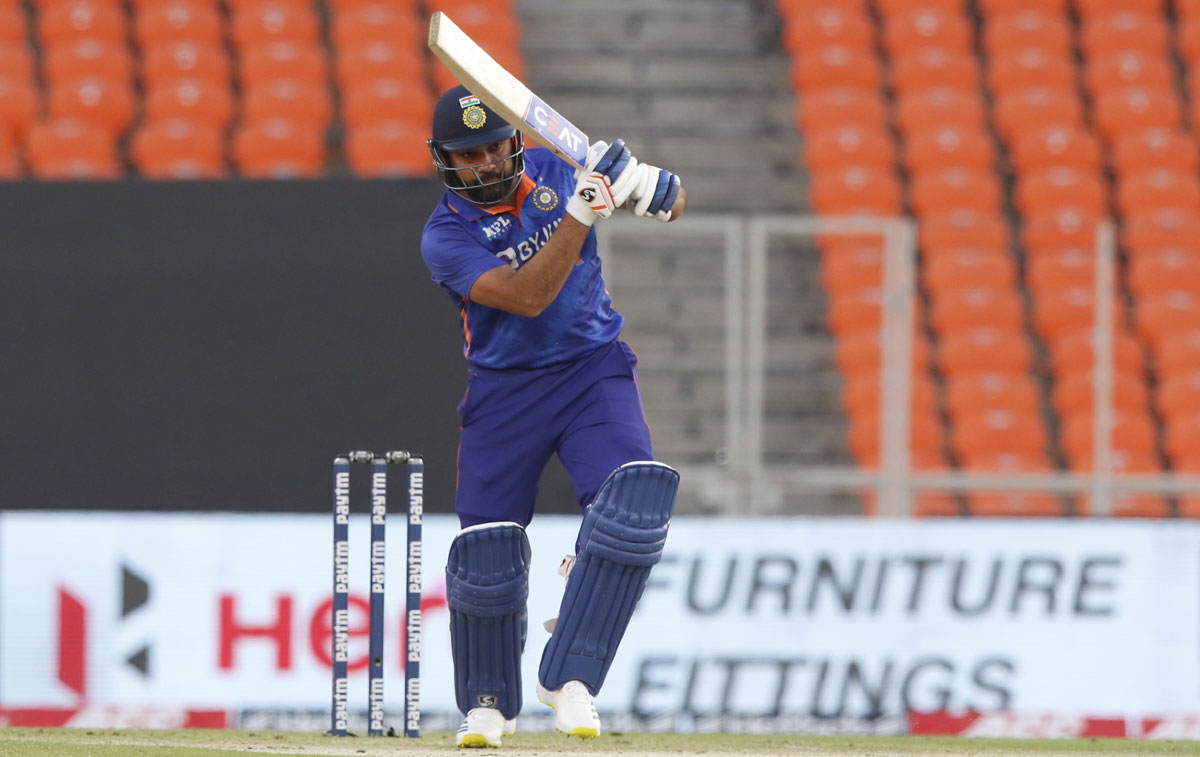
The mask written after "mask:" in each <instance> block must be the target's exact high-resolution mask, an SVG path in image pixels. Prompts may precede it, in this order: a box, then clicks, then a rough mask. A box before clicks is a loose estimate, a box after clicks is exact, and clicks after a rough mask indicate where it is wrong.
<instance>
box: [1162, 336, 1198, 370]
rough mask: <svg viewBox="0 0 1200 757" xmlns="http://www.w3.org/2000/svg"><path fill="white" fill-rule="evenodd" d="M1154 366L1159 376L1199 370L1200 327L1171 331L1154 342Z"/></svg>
mask: <svg viewBox="0 0 1200 757" xmlns="http://www.w3.org/2000/svg"><path fill="white" fill-rule="evenodd" d="M1154 368H1155V371H1156V372H1157V374H1158V375H1159V376H1174V375H1177V374H1180V373H1184V372H1186V371H1195V370H1200V328H1196V327H1195V325H1194V324H1193V325H1191V326H1190V327H1187V328H1183V329H1180V330H1179V331H1171V332H1168V333H1166V334H1164V335H1163V337H1162V338H1161V339H1159V340H1158V341H1157V342H1156V343H1155V344H1154Z"/></svg>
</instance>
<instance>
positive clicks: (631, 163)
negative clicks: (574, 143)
mask: <svg viewBox="0 0 1200 757" xmlns="http://www.w3.org/2000/svg"><path fill="white" fill-rule="evenodd" d="M575 176H576V181H575V191H574V193H573V194H572V195H571V199H570V200H568V201H567V212H568V213H570V214H571V217H572V218H574V219H575V220H577V221H579V222H580V223H582V224H583V225H584V226H591V225H592V224H594V223H595V222H596V219H597V218H608V217H609V216H610V215H612V212H613V210H614V209H616V208H618V207H620V206H621V205H622V204H623V203H624V202H625V201H626V200H628V199H629V195H630V193H631V192H632V191H633V189H634V184H635V183H636V178H637V159H636V158H634V157H633V156H632V155H630V154H629V150H628V149H627V148H626V147H625V141H624V140H621V139H618V140H616V141H615V142H613V143H612V144H611V145H609V144H608V143H606V142H603V141H601V142H597V143H595V144H593V145H592V146H591V147H590V148H588V164H587V168H586V169H580V170H578V171H576V172H575Z"/></svg>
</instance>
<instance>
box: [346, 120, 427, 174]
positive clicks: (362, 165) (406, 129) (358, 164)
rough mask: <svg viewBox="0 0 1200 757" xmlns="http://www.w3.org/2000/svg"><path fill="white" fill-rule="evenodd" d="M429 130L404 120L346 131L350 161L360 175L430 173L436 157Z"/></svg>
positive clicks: (354, 170)
mask: <svg viewBox="0 0 1200 757" xmlns="http://www.w3.org/2000/svg"><path fill="white" fill-rule="evenodd" d="M424 136H425V130H423V129H420V128H418V127H416V126H414V125H413V124H410V123H406V122H404V121H377V122H375V123H371V124H366V125H363V126H359V127H356V128H353V129H350V130H349V131H348V132H347V134H346V162H347V163H349V165H350V170H351V171H353V172H354V174H355V175H356V176H365V177H383V176H426V175H428V174H431V173H433V159H432V158H431V157H430V155H429V149H428V148H427V147H426V146H425V142H424Z"/></svg>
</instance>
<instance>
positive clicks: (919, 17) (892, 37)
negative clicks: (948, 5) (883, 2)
mask: <svg viewBox="0 0 1200 757" xmlns="http://www.w3.org/2000/svg"><path fill="white" fill-rule="evenodd" d="M971 40H972V34H971V27H970V26H969V25H968V24H967V20H966V17H965V14H964V13H962V12H958V13H953V12H946V11H942V10H938V9H936V8H921V9H918V10H914V11H910V12H908V13H899V14H896V15H894V16H892V15H889V16H887V17H885V19H884V23H883V38H882V42H883V49H884V50H885V51H886V52H887V54H888V56H889V57H891V58H892V59H893V60H894V59H895V58H896V57H897V56H899V55H900V54H901V53H903V52H905V51H908V50H918V49H920V48H923V47H940V48H943V49H946V50H955V51H958V52H962V53H969V52H970V51H971Z"/></svg>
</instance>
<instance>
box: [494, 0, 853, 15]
mask: <svg viewBox="0 0 1200 757" xmlns="http://www.w3.org/2000/svg"><path fill="white" fill-rule="evenodd" d="M509 4H510V5H511V2H510V3H509ZM775 7H776V8H778V9H779V15H781V16H794V15H797V14H803V13H815V12H817V11H819V10H821V9H822V8H829V7H833V8H837V9H842V8H845V9H847V10H853V11H857V12H858V13H861V14H866V13H867V0H776V2H775Z"/></svg>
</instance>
